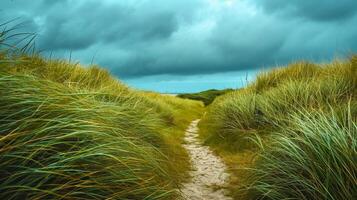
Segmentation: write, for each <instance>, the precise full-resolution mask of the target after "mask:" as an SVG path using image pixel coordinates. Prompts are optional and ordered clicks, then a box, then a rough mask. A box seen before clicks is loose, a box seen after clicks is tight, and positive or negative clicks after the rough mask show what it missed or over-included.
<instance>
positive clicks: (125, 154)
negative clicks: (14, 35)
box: [0, 34, 203, 200]
mask: <svg viewBox="0 0 357 200" xmlns="http://www.w3.org/2000/svg"><path fill="white" fill-rule="evenodd" d="M3 38H5V36H4V34H0V43H2V42H4V39H3ZM0 45H1V44H0ZM0 49H1V52H0V174H1V175H0V199H9V200H11V199H71V200H72V199H176V198H177V196H178V193H177V189H178V186H179V185H180V182H181V181H182V180H184V179H185V178H186V176H185V175H186V174H185V173H186V171H187V169H188V168H189V163H188V157H187V154H186V152H185V151H184V149H183V148H182V147H181V145H180V142H181V139H182V135H183V134H184V129H185V128H186V126H187V125H188V124H189V122H190V121H191V120H193V119H196V118H199V115H200V113H201V112H202V108H203V106H202V104H201V103H200V102H196V101H192V100H184V99H180V98H176V97H172V96H164V95H159V94H155V93H148V92H140V91H135V90H132V89H131V88H128V87H127V86H125V85H124V84H122V83H121V82H120V81H118V80H117V79H115V78H113V77H112V76H111V75H110V74H109V73H108V72H107V71H105V70H103V69H101V68H99V67H97V66H90V67H87V68H84V67H82V66H80V65H79V64H73V63H70V62H67V61H64V60H53V59H52V60H51V59H44V58H42V57H40V56H37V55H28V54H24V53H23V52H22V51H18V50H17V49H8V48H4V46H1V48H0ZM188 113H189V114H188Z"/></svg>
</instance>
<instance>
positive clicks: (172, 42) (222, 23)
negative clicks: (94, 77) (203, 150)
mask: <svg viewBox="0 0 357 200" xmlns="http://www.w3.org/2000/svg"><path fill="white" fill-rule="evenodd" d="M15 18H16V19H17V20H15V22H14V23H17V22H23V25H22V26H21V29H23V30H24V31H27V32H34V33H36V34H37V37H36V47H37V49H38V50H40V51H41V52H42V53H43V55H45V56H46V55H50V54H51V55H52V56H56V57H59V58H64V59H68V58H69V57H71V60H73V61H78V62H81V63H82V64H84V65H89V64H91V63H94V64H98V65H100V66H102V67H104V68H106V69H108V70H109V71H110V72H111V73H112V74H114V75H115V76H116V77H118V78H119V79H120V80H122V81H124V82H125V83H127V84H129V85H130V86H133V87H136V88H139V89H145V90H154V91H158V92H168V93H181V92H196V91H201V90H206V89H211V88H215V89H222V88H228V87H229V88H239V87H242V86H243V85H245V84H247V83H249V82H250V81H252V80H254V77H255V75H256V74H257V73H258V72H259V71H260V70H265V69H269V68H270V67H274V66H281V65H285V64H287V63H290V62H294V61H296V60H309V61H314V62H328V61H330V60H332V59H334V58H337V57H345V56H349V55H350V54H351V53H353V52H356V51H357V1H356V0H338V1H337V0H309V1H303V0H269V1H267V0H31V1H30V0H1V1H0V24H1V23H3V22H6V21H9V20H12V19H15Z"/></svg>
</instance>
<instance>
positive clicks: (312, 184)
mask: <svg viewBox="0 0 357 200" xmlns="http://www.w3.org/2000/svg"><path fill="white" fill-rule="evenodd" d="M346 113H350V111H346ZM345 125H347V126H345ZM356 158H357V124H356V122H355V121H353V120H352V116H351V115H350V114H349V115H348V116H347V117H346V118H344V123H342V124H341V123H340V121H339V120H337V117H336V116H335V114H331V116H330V115H326V113H311V112H307V113H303V114H299V115H294V122H293V125H292V126H291V127H290V128H287V129H282V130H281V131H280V132H279V133H277V134H276V135H274V136H272V139H271V141H270V142H269V144H267V145H266V146H265V148H264V149H263V150H262V153H261V154H260V156H259V158H258V160H257V162H256V165H255V166H254V169H253V172H252V173H253V176H251V177H250V178H251V180H252V181H253V183H252V184H251V185H250V187H248V191H249V196H250V198H251V199H335V200H338V199H351V200H352V199H354V198H355V197H356V194H357V185H356V181H357V167H356Z"/></svg>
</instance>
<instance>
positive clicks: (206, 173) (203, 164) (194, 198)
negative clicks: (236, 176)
mask: <svg viewBox="0 0 357 200" xmlns="http://www.w3.org/2000/svg"><path fill="white" fill-rule="evenodd" d="M198 122H199V120H195V121H193V122H192V123H191V124H190V126H189V127H188V129H187V130H186V135H185V138H184V141H185V144H183V146H184V148H185V149H186V150H187V152H188V154H189V155H190V158H191V163H192V171H190V176H191V177H192V179H191V180H190V182H188V183H185V184H183V187H182V189H181V193H182V196H183V197H184V199H185V200H232V198H231V197H229V196H227V195H226V193H227V191H226V190H225V189H224V188H223V187H224V186H225V184H226V183H227V181H228V178H229V175H228V174H227V172H226V166H225V164H224V163H223V162H222V160H221V159H220V158H219V157H217V156H216V155H214V154H213V152H212V151H211V150H210V149H209V148H208V147H207V146H203V145H202V143H201V142H200V140H199V138H198V127H197V124H198Z"/></svg>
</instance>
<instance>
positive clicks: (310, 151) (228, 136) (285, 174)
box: [200, 56, 357, 200]
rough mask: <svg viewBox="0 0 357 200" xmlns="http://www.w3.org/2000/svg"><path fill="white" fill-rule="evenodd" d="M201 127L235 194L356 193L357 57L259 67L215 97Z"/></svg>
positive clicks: (315, 195)
mask: <svg viewBox="0 0 357 200" xmlns="http://www.w3.org/2000/svg"><path fill="white" fill-rule="evenodd" d="M200 126H201V136H202V138H204V139H205V141H206V143H207V144H208V145H210V146H212V147H213V148H214V149H216V151H217V152H218V153H219V154H220V155H222V156H223V157H224V159H225V161H226V162H227V163H228V165H229V167H230V171H231V172H232V173H233V177H232V180H231V191H232V193H233V195H234V196H235V198H236V199H276V200H278V199H333V200H339V199H351V200H352V199H355V198H356V197H357V160H356V159H357V57H356V56H353V57H351V58H350V59H349V60H345V61H334V62H332V63H330V64H313V63H308V62H299V63H294V64H291V65H289V66H287V67H282V68H277V69H273V70H271V71H268V72H262V73H261V74H260V75H258V77H257V78H256V80H255V82H253V83H252V84H250V85H249V86H248V87H246V88H244V89H242V90H240V91H236V92H231V93H228V94H226V95H223V96H220V97H218V98H217V99H216V100H215V101H214V102H213V104H211V105H210V106H209V107H208V110H207V113H206V114H205V116H204V118H203V120H202V121H201V123H200Z"/></svg>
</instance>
